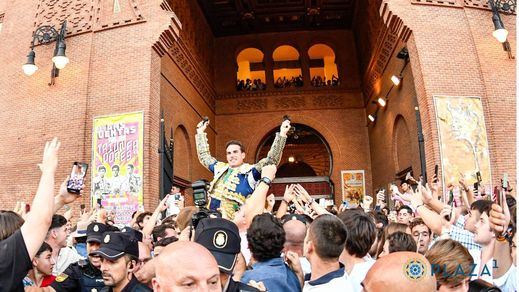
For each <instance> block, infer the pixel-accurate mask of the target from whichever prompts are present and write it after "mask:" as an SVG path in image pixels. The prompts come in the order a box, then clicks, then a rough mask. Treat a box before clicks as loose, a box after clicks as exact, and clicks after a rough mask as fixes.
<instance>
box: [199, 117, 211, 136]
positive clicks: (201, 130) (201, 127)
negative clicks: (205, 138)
mask: <svg viewBox="0 0 519 292" xmlns="http://www.w3.org/2000/svg"><path fill="white" fill-rule="evenodd" d="M208 125H209V120H203V121H201V122H200V123H198V125H196V133H197V134H201V133H204V132H205V129H206V128H207V126H208Z"/></svg>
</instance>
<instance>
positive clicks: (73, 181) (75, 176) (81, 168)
mask: <svg viewBox="0 0 519 292" xmlns="http://www.w3.org/2000/svg"><path fill="white" fill-rule="evenodd" d="M87 169H88V164H86V163H84V162H74V164H73V165H72V171H71V172H70V179H69V180H68V182H67V190H68V191H69V193H74V194H79V192H80V191H81V189H82V188H83V183H84V179H85V175H86V172H87Z"/></svg>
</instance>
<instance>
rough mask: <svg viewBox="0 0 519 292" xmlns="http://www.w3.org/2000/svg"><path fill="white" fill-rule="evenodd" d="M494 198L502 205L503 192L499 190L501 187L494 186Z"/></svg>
mask: <svg viewBox="0 0 519 292" xmlns="http://www.w3.org/2000/svg"><path fill="white" fill-rule="evenodd" d="M494 198H496V203H497V204H498V205H499V206H501V193H500V192H499V187H498V186H495V187H494Z"/></svg>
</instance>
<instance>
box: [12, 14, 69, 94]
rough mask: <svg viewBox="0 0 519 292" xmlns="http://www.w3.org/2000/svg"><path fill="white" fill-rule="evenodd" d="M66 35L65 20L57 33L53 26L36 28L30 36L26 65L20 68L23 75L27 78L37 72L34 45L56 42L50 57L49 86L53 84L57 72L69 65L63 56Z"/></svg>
mask: <svg viewBox="0 0 519 292" xmlns="http://www.w3.org/2000/svg"><path fill="white" fill-rule="evenodd" d="M66 33H67V21H66V20H65V21H64V22H63V23H62V24H61V29H60V31H59V32H58V31H57V30H56V29H55V28H54V26H50V25H42V26H40V27H38V28H37V29H36V30H35V31H34V34H33V35H32V42H31V50H30V51H29V54H27V63H25V64H24V65H23V66H22V70H23V73H25V75H27V76H31V75H32V74H34V73H35V72H36V71H37V70H38V66H36V64H35V62H34V59H35V58H36V53H34V47H35V46H36V45H46V44H50V43H52V42H53V41H56V47H55V48H54V57H52V71H51V79H50V83H49V85H54V84H55V78H56V77H58V76H59V70H60V69H63V68H65V66H66V65H67V64H68V63H69V59H68V58H67V56H66V55H65V50H66V49H67V46H66V44H65V34H66Z"/></svg>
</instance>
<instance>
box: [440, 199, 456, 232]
mask: <svg viewBox="0 0 519 292" xmlns="http://www.w3.org/2000/svg"><path fill="white" fill-rule="evenodd" d="M454 215H455V214H454V208H451V206H449V205H446V206H445V207H444V208H443V209H442V210H441V211H440V217H441V220H442V229H447V230H450V228H451V226H452V225H453V224H454V217H456V216H454Z"/></svg>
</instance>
